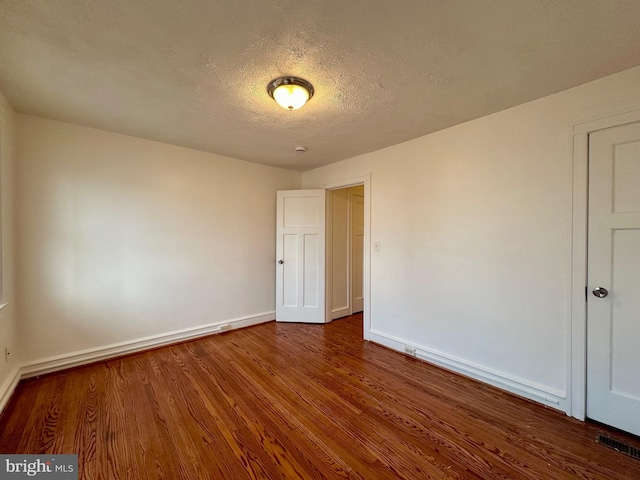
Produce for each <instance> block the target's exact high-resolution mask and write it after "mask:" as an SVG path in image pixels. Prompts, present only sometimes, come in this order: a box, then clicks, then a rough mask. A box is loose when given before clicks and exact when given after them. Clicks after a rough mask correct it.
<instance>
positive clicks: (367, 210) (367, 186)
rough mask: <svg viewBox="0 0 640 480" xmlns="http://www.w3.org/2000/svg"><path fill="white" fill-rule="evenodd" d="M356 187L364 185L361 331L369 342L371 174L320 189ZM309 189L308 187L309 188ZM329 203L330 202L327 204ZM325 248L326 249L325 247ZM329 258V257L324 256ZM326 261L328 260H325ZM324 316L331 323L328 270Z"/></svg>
mask: <svg viewBox="0 0 640 480" xmlns="http://www.w3.org/2000/svg"><path fill="white" fill-rule="evenodd" d="M356 185H364V246H363V255H364V260H363V270H364V271H363V277H362V278H363V282H364V288H363V294H364V299H363V311H362V313H363V315H362V317H363V325H362V327H363V328H362V331H363V335H364V339H365V340H369V339H370V338H369V337H370V332H371V172H367V173H364V174H362V175H359V176H353V177H347V178H344V179H342V180H336V181H332V182H329V183H325V184H323V185H322V186H321V187H320V188H324V189H325V190H327V191H329V190H339V189H342V188H348V187H354V186H356ZM309 188H310V187H309ZM327 203H330V202H327ZM325 248H326V247H325ZM326 258H327V259H328V258H329V255H326ZM327 261H328V260H327ZM325 272H327V273H326V275H325V315H328V316H329V318H328V320H327V323H328V322H330V321H331V319H330V317H331V303H332V302H331V297H330V295H329V292H331V290H330V287H331V284H330V282H331V279H330V278H329V272H330V270H327V268H325Z"/></svg>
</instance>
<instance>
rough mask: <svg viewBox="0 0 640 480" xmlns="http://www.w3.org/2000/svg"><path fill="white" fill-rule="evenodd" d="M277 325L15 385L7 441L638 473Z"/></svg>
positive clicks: (427, 465)
mask: <svg viewBox="0 0 640 480" xmlns="http://www.w3.org/2000/svg"><path fill="white" fill-rule="evenodd" d="M361 325H362V317H361V316H360V315H354V316H353V317H348V318H345V319H342V320H338V321H335V322H333V323H331V324H329V325H326V326H321V325H303V324H277V323H275V322H271V323H267V324H263V325H259V326H256V327H252V328H247V329H244V330H236V331H232V332H230V333H226V334H222V335H217V336H211V337H207V338H204V339H200V340H196V341H192V342H189V343H184V344H179V345H174V346H170V347H165V348H161V349H157V350H153V351H149V352H145V353H141V354H136V355H131V356H128V357H123V358H119V359H115V360H111V361H106V362H102V363H98V364H93V365H89V366H86V367H81V368H76V369H73V370H68V371H65V372H61V373H57V374H51V375H48V376H44V377H41V378H38V379H32V380H28V381H24V382H21V383H20V385H19V386H18V388H17V391H16V393H15V395H14V396H13V398H12V400H11V402H10V403H9V405H8V406H7V408H6V409H5V412H4V413H3V415H2V417H0V429H1V430H0V431H1V433H0V452H2V453H77V454H79V468H80V478H85V479H116V478H131V479H147V478H148V479H156V478H166V479H207V478H211V479H232V480H237V479H244V478H269V479H281V478H292V479H297V478H308V479H319V478H359V479H386V478H415V479H427V478H438V479H456V478H463V479H493V478H502V479H518V478H528V479H564V478H588V479H638V478H640V461H637V460H634V459H632V458H631V457H627V456H625V455H623V454H621V453H618V452H616V451H613V450H610V449H608V448H605V447H603V446H600V445H598V444H596V443H595V442H594V438H595V436H596V434H597V433H598V432H605V433H610V434H612V435H613V436H614V437H616V438H618V439H621V440H623V441H631V442H634V441H635V442H636V443H635V444H636V446H638V442H637V440H636V439H635V438H631V437H627V436H625V435H623V434H620V433H612V432H609V431H607V429H605V428H603V427H600V426H595V425H592V424H588V423H582V422H579V421H577V420H574V419H571V418H568V417H566V416H564V415H563V414H561V413H559V412H556V411H553V410H551V409H547V408H545V407H542V406H540V405H537V404H535V403H532V402H529V401H526V400H523V399H520V398H517V397H514V396H511V395H509V394H506V393H504V392H501V391H500V390H497V389H494V388H492V387H489V386H487V385H484V384H481V383H478V382H475V381H473V380H469V379H467V378H464V377H461V376H458V375H455V374H451V373H449V372H446V371H444V370H441V369H439V368H437V367H433V366H430V365H428V364H425V363H423V362H421V361H419V360H416V359H414V358H410V357H406V356H404V355H401V354H398V353H396V352H392V351H390V350H387V349H385V348H383V347H380V346H377V345H375V344H371V343H367V342H364V341H362V340H361V338H362V326H361Z"/></svg>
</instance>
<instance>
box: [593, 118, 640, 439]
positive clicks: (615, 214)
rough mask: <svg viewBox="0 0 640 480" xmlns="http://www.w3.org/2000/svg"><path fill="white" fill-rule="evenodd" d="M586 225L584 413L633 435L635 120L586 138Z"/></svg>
mask: <svg viewBox="0 0 640 480" xmlns="http://www.w3.org/2000/svg"><path fill="white" fill-rule="evenodd" d="M588 222H589V223H588V267H587V268H588V292H587V416H588V417H589V418H592V419H593V420H597V421H599V422H602V423H606V424H608V425H611V426H614V427H616V428H619V429H621V430H625V431H627V432H630V433H633V434H635V435H640V369H638V365H640V123H633V124H628V125H623V126H619V127H614V128H608V129H605V130H600V131H597V132H594V133H591V134H590V136H589V218H588ZM598 287H602V288H604V289H606V290H607V291H608V295H607V296H604V297H602V298H599V297H597V296H595V295H594V294H593V290H594V289H596V288H598ZM602 294H604V292H603V291H601V292H600V295H602Z"/></svg>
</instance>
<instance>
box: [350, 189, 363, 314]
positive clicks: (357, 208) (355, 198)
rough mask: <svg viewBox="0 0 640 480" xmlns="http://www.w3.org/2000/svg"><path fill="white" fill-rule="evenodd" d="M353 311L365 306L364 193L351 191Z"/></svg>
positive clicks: (356, 311)
mask: <svg viewBox="0 0 640 480" xmlns="http://www.w3.org/2000/svg"><path fill="white" fill-rule="evenodd" d="M350 198H351V201H350V202H349V203H350V206H351V215H350V217H351V313H358V312H361V311H362V310H363V306H364V194H363V195H359V194H358V193H351V196H350Z"/></svg>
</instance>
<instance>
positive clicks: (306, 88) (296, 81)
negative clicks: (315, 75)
mask: <svg viewBox="0 0 640 480" xmlns="http://www.w3.org/2000/svg"><path fill="white" fill-rule="evenodd" d="M267 92H269V95H271V97H273V99H274V100H275V101H276V102H277V103H278V105H280V106H281V107H282V108H286V109H287V110H297V109H298V108H300V107H302V106H303V105H304V104H305V103H307V102H308V101H309V99H310V98H311V97H312V96H313V86H312V85H311V84H310V83H309V82H307V81H306V80H302V79H301V78H296V77H283V78H277V79H275V80H273V81H272V82H271V83H269V85H268V86H267Z"/></svg>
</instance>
